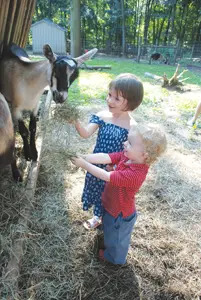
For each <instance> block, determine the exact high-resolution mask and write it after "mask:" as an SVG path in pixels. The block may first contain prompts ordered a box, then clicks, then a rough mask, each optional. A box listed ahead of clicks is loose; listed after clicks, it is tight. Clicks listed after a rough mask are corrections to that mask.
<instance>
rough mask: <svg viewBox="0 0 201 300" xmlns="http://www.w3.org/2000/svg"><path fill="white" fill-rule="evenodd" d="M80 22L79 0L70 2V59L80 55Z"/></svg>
mask: <svg viewBox="0 0 201 300" xmlns="http://www.w3.org/2000/svg"><path fill="white" fill-rule="evenodd" d="M80 28H81V22H80V0H71V29H70V35H71V38H70V39H71V47H70V52H71V53H70V54H71V55H72V57H78V56H80V54H81V29H80Z"/></svg>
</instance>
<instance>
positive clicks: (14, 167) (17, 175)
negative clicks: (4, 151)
mask: <svg viewBox="0 0 201 300" xmlns="http://www.w3.org/2000/svg"><path fill="white" fill-rule="evenodd" d="M11 169H12V174H13V178H14V180H15V181H16V182H22V176H21V174H20V172H19V170H18V167H17V163H16V158H14V159H13V161H12V163H11Z"/></svg>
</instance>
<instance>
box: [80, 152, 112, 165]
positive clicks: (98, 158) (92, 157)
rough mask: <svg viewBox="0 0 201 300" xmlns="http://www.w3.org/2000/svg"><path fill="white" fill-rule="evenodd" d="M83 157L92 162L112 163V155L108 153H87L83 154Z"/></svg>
mask: <svg viewBox="0 0 201 300" xmlns="http://www.w3.org/2000/svg"><path fill="white" fill-rule="evenodd" d="M81 157H82V158H84V159H85V160H86V161H88V162H90V163H92V164H104V165H106V164H111V163H112V161H111V158H110V156H109V155H108V154H106V153H94V154H87V155H82V156H81Z"/></svg>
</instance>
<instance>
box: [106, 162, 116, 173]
mask: <svg viewBox="0 0 201 300" xmlns="http://www.w3.org/2000/svg"><path fill="white" fill-rule="evenodd" d="M106 171H108V172H111V171H114V165H112V164H109V165H107V166H106Z"/></svg>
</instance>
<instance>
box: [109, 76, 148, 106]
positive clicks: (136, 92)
mask: <svg viewBox="0 0 201 300" xmlns="http://www.w3.org/2000/svg"><path fill="white" fill-rule="evenodd" d="M109 88H110V89H111V88H114V89H115V90H116V92H117V93H118V94H119V93H121V94H122V97H123V98H124V99H126V100H127V101H128V104H127V107H126V109H127V110H129V111H132V110H134V109H136V108H137V107H138V106H139V105H140V104H141V102H142V99H143V96H144V88H143V84H142V82H141V81H140V80H139V79H138V78H137V77H136V76H135V75H133V74H131V73H122V74H120V75H118V76H117V77H116V78H115V79H114V80H112V81H111V82H110V84H109Z"/></svg>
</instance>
